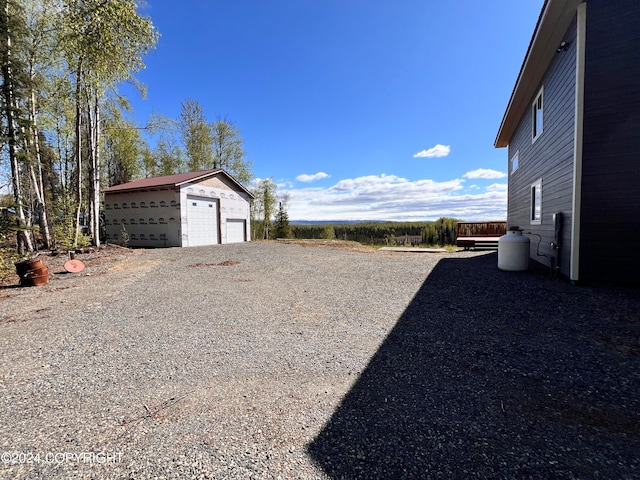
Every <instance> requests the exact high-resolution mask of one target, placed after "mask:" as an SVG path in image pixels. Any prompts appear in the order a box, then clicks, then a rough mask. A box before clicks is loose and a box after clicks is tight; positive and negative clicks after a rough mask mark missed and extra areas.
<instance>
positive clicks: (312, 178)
mask: <svg viewBox="0 0 640 480" xmlns="http://www.w3.org/2000/svg"><path fill="white" fill-rule="evenodd" d="M330 176H331V175H329V174H327V173H324V172H318V173H314V174H313V175H308V174H306V173H303V174H300V175H298V176H297V177H296V180H298V181H299V182H315V181H316V180H322V179H323V178H329V177H330Z"/></svg>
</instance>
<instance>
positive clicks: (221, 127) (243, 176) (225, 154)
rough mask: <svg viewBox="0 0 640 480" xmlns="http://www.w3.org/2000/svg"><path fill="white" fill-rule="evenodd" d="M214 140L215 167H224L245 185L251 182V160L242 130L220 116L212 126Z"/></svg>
mask: <svg viewBox="0 0 640 480" xmlns="http://www.w3.org/2000/svg"><path fill="white" fill-rule="evenodd" d="M209 128H210V129H211V138H212V141H213V168H223V169H225V170H226V171H227V172H229V173H230V174H231V175H233V176H234V177H235V178H237V179H238V180H239V181H240V183H242V184H243V185H248V184H249V182H251V179H252V177H253V174H252V172H251V170H252V166H253V165H252V164H253V162H251V161H250V160H247V159H246V158H245V151H244V148H243V142H242V137H240V130H238V128H237V127H236V126H235V125H234V124H233V123H231V122H229V121H228V120H227V119H226V118H221V117H218V118H217V119H216V121H215V122H213V123H212V124H211V125H210V127H209Z"/></svg>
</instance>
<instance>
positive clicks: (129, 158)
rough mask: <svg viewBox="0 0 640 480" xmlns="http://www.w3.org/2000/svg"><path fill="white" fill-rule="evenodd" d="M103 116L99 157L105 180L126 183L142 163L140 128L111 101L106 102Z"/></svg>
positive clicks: (143, 148)
mask: <svg viewBox="0 0 640 480" xmlns="http://www.w3.org/2000/svg"><path fill="white" fill-rule="evenodd" d="M105 117H106V118H105V120H104V131H105V132H106V134H107V135H105V136H104V141H103V145H104V150H103V161H104V170H105V172H106V175H107V184H108V185H109V186H111V185H119V184H121V183H127V182H130V181H132V180H133V179H135V178H138V177H139V176H140V174H141V171H142V168H143V166H146V165H145V157H144V155H145V152H146V151H147V147H146V142H145V141H144V139H143V138H142V135H141V133H140V128H138V127H137V126H136V125H135V124H134V123H133V122H130V121H128V120H126V119H125V118H124V117H123V116H122V112H121V111H120V110H119V109H118V108H117V107H116V106H115V105H114V104H111V105H108V106H107V109H106V116H105Z"/></svg>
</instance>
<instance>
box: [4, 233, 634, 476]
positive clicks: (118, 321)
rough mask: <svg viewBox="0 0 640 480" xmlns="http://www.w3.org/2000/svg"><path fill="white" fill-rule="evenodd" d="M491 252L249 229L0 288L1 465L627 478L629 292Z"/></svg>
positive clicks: (63, 472)
mask: <svg viewBox="0 0 640 480" xmlns="http://www.w3.org/2000/svg"><path fill="white" fill-rule="evenodd" d="M496 263H497V258H496V254H495V253H489V254H486V253H475V252H458V253H448V254H412V253H383V252H377V253H367V252H366V251H349V250H345V249H333V248H317V247H306V246H301V245H291V244H281V243H267V242H253V243H248V244H236V245H223V246H216V247H199V248H190V249H162V250H151V251H142V250H138V251H135V252H133V253H130V254H124V253H123V254H121V255H119V256H116V257H114V258H113V259H112V261H106V260H105V261H103V262H101V263H100V265H99V266H96V267H91V268H88V269H87V271H86V272H84V274H83V275H71V274H70V275H62V274H61V275H57V276H56V275H54V277H53V278H52V280H51V282H50V284H49V285H47V286H44V287H33V288H21V289H15V288H13V289H6V288H5V289H2V290H0V345H1V354H0V442H1V446H0V454H1V455H2V457H1V460H2V461H1V463H0V478H135V479H137V478H215V479H219V478H232V479H233V478H238V479H247V478H251V479H263V478H283V479H285V478H314V479H315V478H320V479H322V478H336V479H338V478H362V479H371V478H394V479H395V478H639V477H640V458H639V455H638V452H640V413H639V412H640V340H639V336H640V317H639V312H640V295H638V290H637V289H630V288H621V287H603V286H599V287H576V286H572V285H570V284H568V283H563V282H560V281H555V280H551V279H548V278H547V277H545V276H544V275H542V274H539V273H531V272H526V273H506V272H500V271H499V270H498V269H497V267H496ZM92 268H94V270H92ZM50 270H52V269H51V268H50ZM53 270H55V269H53Z"/></svg>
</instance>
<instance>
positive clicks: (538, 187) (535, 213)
mask: <svg viewBox="0 0 640 480" xmlns="http://www.w3.org/2000/svg"><path fill="white" fill-rule="evenodd" d="M530 219H531V224H532V225H540V224H541V223H542V179H540V180H537V181H535V182H534V183H532V184H531V217H530Z"/></svg>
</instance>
